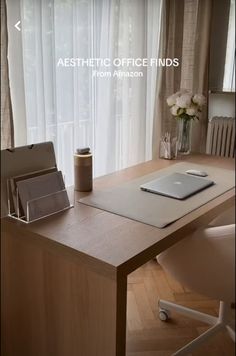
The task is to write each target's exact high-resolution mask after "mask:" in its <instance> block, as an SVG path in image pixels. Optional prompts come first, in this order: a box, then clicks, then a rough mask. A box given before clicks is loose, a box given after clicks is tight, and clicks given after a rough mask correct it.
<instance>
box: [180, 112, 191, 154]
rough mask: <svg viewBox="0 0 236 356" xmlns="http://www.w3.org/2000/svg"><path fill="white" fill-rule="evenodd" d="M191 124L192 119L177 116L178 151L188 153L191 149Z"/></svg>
mask: <svg viewBox="0 0 236 356" xmlns="http://www.w3.org/2000/svg"><path fill="white" fill-rule="evenodd" d="M191 126H192V120H191V119H186V118H178V152H179V153H180V154H183V155H188V154H189V153H190V151H191Z"/></svg>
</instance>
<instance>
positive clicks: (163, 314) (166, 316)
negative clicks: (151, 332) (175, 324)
mask: <svg viewBox="0 0 236 356" xmlns="http://www.w3.org/2000/svg"><path fill="white" fill-rule="evenodd" d="M159 319H160V320H161V321H167V320H168V319H170V313H169V311H168V310H166V309H160V310H159Z"/></svg>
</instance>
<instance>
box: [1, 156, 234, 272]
mask: <svg viewBox="0 0 236 356" xmlns="http://www.w3.org/2000/svg"><path fill="white" fill-rule="evenodd" d="M182 160H185V161H188V162H193V163H200V164H205V165H211V166H217V167H221V168H228V169H234V159H228V158H219V157H212V156H207V155H193V156H188V157H183V159H182ZM176 162H177V161H166V160H156V161H148V162H146V163H142V164H139V165H137V166H133V167H130V168H127V169H124V170H122V171H119V172H116V173H113V174H110V175H107V176H105V177H101V178H98V179H96V180H95V183H94V189H103V188H104V187H112V186H116V185H117V184H120V183H123V182H126V181H128V180H132V179H134V178H137V177H140V176H142V175H145V174H148V173H151V172H153V171H155V170H158V169H161V168H164V167H168V166H169V165H171V164H175V163H176ZM234 195H235V190H234V189H231V190H230V191H228V192H226V193H225V194H223V195H221V196H219V197H218V198H216V199H214V200H212V201H211V202H209V203H207V204H205V205H204V206H202V207H201V208H199V209H197V210H195V211H194V212H191V213H190V214H188V215H186V216H185V217H183V218H181V219H180V220H178V221H177V222H175V223H173V224H171V225H170V226H168V227H166V228H164V229H158V228H155V227H152V226H149V225H146V224H143V223H139V222H136V221H133V220H130V219H128V218H124V217H121V216H118V215H114V214H111V213H108V212H105V211H102V210H99V209H95V208H92V207H89V206H85V205H83V204H80V203H78V200H79V198H80V197H82V196H85V193H76V197H75V208H74V209H70V210H68V211H66V212H63V213H59V214H57V215H54V216H51V217H49V218H47V219H44V220H40V221H38V222H34V223H31V224H27V225H26V224H23V223H19V222H18V221H15V220H13V219H10V218H5V219H4V223H3V228H7V229H8V230H11V229H13V230H16V229H19V230H20V231H21V234H22V233H23V235H24V236H26V237H27V236H28V237H29V238H31V239H34V240H35V241H37V242H40V243H46V244H48V246H51V247H53V248H59V249H61V248H63V249H64V250H65V251H66V252H68V253H69V254H71V255H73V254H74V256H75V257H76V258H79V259H80V261H82V262H83V263H85V264H87V265H91V267H94V268H96V269H100V270H101V272H102V273H105V274H110V275H111V276H112V275H113V276H116V275H117V274H124V275H127V274H128V273H130V272H131V271H132V270H134V269H136V268H137V267H138V266H140V265H142V264H143V263H145V262H146V261H148V260H150V259H151V258H153V257H154V256H155V255H156V254H158V253H159V252H161V251H163V250H164V249H166V248H168V247H169V246H171V245H172V244H173V243H175V242H177V241H178V240H180V239H181V238H183V237H184V236H185V235H187V234H188V233H189V232H190V231H193V230H194V229H196V228H197V227H199V225H204V224H206V223H207V222H209V221H210V220H211V218H212V217H214V216H215V215H216V214H217V213H219V212H220V211H222V210H225V209H226V208H227V207H229V206H231V205H232V204H233V202H234Z"/></svg>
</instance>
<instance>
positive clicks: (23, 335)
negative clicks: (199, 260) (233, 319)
mask: <svg viewBox="0 0 236 356" xmlns="http://www.w3.org/2000/svg"><path fill="white" fill-rule="evenodd" d="M188 160H192V161H193V162H195V163H201V164H211V165H216V166H218V167H222V168H229V169H234V160H232V159H220V158H215V157H214V158H212V157H208V156H196V157H195V156H194V157H190V158H188ZM170 164H173V162H170V161H163V160H158V161H150V162H146V163H143V164H140V165H138V166H135V167H131V168H129V169H125V170H123V171H121V172H117V173H114V174H112V175H109V176H107V177H102V178H99V179H98V180H96V182H95V188H94V189H102V188H103V187H104V186H108V185H110V186H112V185H116V184H119V183H120V182H124V181H127V180H130V179H133V178H135V177H138V176H141V175H144V174H148V173H150V172H152V171H154V170H157V169H161V168H163V167H166V166H168V165H170ZM234 195H235V192H234V190H233V189H232V190H230V191H228V192H226V193H225V194H222V195H221V196H220V197H218V198H216V199H214V200H213V201H211V202H209V203H208V204H205V205H204V206H203V207H201V208H199V209H196V210H195V211H194V212H192V213H190V214H188V215H186V216H185V217H184V218H182V219H180V220H178V221H177V222H176V223H174V224H171V225H170V226H169V227H167V228H165V229H158V228H154V227H151V226H148V225H145V224H142V223H138V222H135V221H132V220H129V219H127V218H123V217H121V216H117V215H114V214H111V213H107V212H104V211H101V210H99V209H95V208H92V207H88V206H85V205H83V204H79V203H76V204H75V208H74V209H70V210H68V211H66V212H64V213H59V214H57V215H54V216H51V217H49V218H47V219H44V220H41V221H38V222H35V223H32V224H28V225H25V224H23V223H19V222H17V221H15V220H13V219H10V218H4V219H2V221H1V222H2V224H1V228H2V235H1V247H2V249H1V257H2V259H1V266H2V274H1V277H2V278H1V287H2V306H1V307H2V319H1V323H2V324H1V325H2V336H3V337H2V346H1V347H2V355H3V356H21V355H23V356H52V355H56V356H68V355H70V356H74V355H76V356H123V355H125V333H126V295H127V282H126V280H127V275H128V274H129V273H131V272H132V271H134V270H135V269H136V268H138V267H140V266H141V265H143V264H144V263H146V262H147V261H149V260H150V259H151V258H153V257H154V256H155V255H156V254H158V253H159V252H161V251H163V250H165V249H166V248H168V247H169V246H171V245H173V244H174V243H176V242H177V241H179V240H180V239H182V238H184V237H185V236H186V235H187V234H189V233H190V232H191V231H194V230H195V229H197V228H198V227H199V226H200V225H203V224H207V223H208V222H209V221H210V220H211V219H213V218H214V217H215V216H216V215H217V214H218V213H220V212H221V211H222V210H224V209H226V208H227V207H229V206H231V205H232V204H233V203H234ZM79 196H81V195H78V196H77V198H76V199H78V198H79ZM134 273H135V272H134ZM144 274H147V276H148V274H150V271H148V270H146V269H144ZM149 277H150V276H149ZM136 278H137V279H140V276H139V275H136ZM170 282H171V280H167V279H164V278H163V276H162V274H161V273H160V271H159V272H158V273H156V275H155V277H154V279H153V278H148V279H147V280H146V282H145V288H144V286H143V285H138V284H137V285H135V286H134V288H133V291H132V290H131V289H130V287H129V286H128V303H129V302H130V301H131V302H132V301H133V302H132V303H131V305H132V307H131V309H130V310H131V311H132V312H131V314H128V315H135V317H134V318H133V317H131V318H130V319H129V321H128V326H129V327H131V330H132V329H133V330H134V331H135V332H136V330H140V332H141V331H143V330H144V327H143V325H145V327H146V326H147V327H150V326H148V325H149V324H148V323H149V321H150V323H151V324H150V325H155V322H156V320H155V315H154V314H153V310H152V308H153V306H154V305H155V293H154V294H153V295H152V290H153V289H154V290H156V291H157V294H158V295H160V296H162V297H164V295H168V297H169V298H170V299H171V298H177V296H178V298H183V297H184V296H185V294H186V293H185V290H184V289H183V287H182V286H179V285H178V284H176V282H173V285H174V290H175V292H174V293H176V294H174V293H173V292H172V291H170V290H169V288H168V283H170ZM146 289H148V291H149V293H148V295H146V293H145V291H146ZM131 292H132V293H133V292H134V293H133V294H132V293H131ZM136 296H138V297H136ZM147 301H150V305H151V306H150V307H148V308H147V309H146V307H145V305H147ZM190 301H191V300H190ZM201 302H202V303H205V301H204V300H201ZM129 304H130V303H129ZM140 310H141V313H140ZM128 313H130V312H129V309H128ZM143 318H144V319H145V320H146V321H145V323H144V324H143V321H142V319H143ZM186 333H187V334H186V335H185V336H183V337H182V341H184V340H185V339H189V337H190V335H189V333H188V332H187V330H186ZM194 333H195V332H194ZM143 335H144V336H141V334H140V337H141V338H142V337H145V334H143ZM191 335H192V334H191ZM152 342H154V344H155V345H159V346H157V349H158V350H157V354H158V352H159V350H161V352H165V350H167V351H168V349H167V348H166V346H165V347H162V346H161V345H162V344H163V342H161V344H159V343H160V339H158V340H157V341H156V339H155V340H154V341H152ZM152 342H151V343H152ZM183 343H184V342H183ZM177 344H178V343H175V345H176V346H177ZM128 345H129V343H128ZM178 345H179V344H178ZM161 347H162V348H161ZM176 348H177V347H176ZM138 349H139V348H138V346H137V350H138ZM129 351H130V350H129ZM134 351H135V350H134ZM146 351H147V352H149V351H150V352H152V349H151V347H150V346H149V351H148V350H146ZM132 352H133V351H132ZM135 352H136V351H135ZM140 352H142V350H141V351H140ZM162 355H165V353H163V354H162Z"/></svg>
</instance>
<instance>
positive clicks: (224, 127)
mask: <svg viewBox="0 0 236 356" xmlns="http://www.w3.org/2000/svg"><path fill="white" fill-rule="evenodd" d="M206 153H208V154H211V155H216V156H224V157H234V156H235V118H233V117H222V116H214V117H212V118H211V119H210V120H209V122H208V128H207V143H206Z"/></svg>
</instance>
